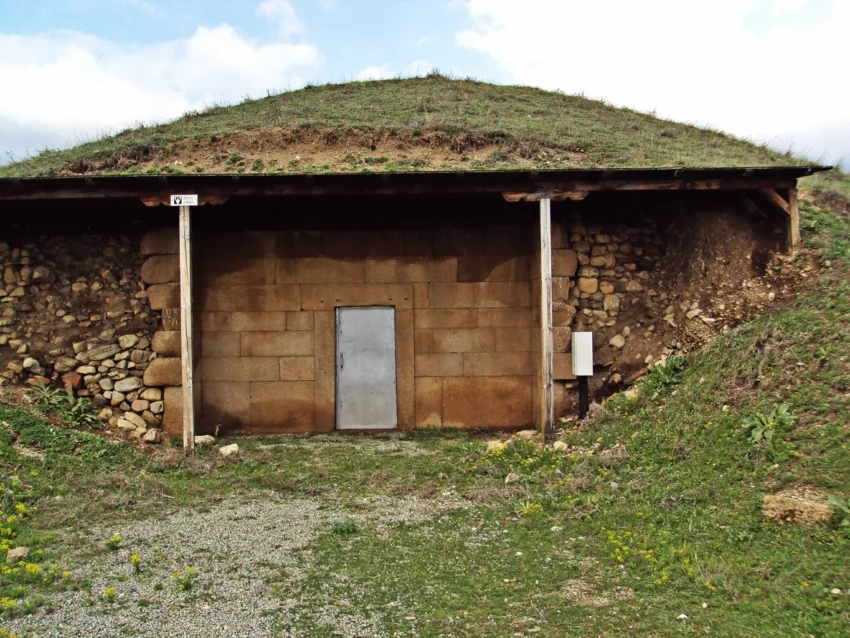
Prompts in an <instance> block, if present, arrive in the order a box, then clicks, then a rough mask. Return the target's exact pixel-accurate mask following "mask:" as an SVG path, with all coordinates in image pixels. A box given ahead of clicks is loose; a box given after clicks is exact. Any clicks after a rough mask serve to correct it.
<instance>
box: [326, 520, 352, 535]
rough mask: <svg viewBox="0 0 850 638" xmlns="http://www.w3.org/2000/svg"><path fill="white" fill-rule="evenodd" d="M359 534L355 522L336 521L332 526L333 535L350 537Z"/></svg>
mask: <svg viewBox="0 0 850 638" xmlns="http://www.w3.org/2000/svg"><path fill="white" fill-rule="evenodd" d="M356 533H357V525H356V524H355V523H354V522H353V521H336V522H335V523H334V524H333V525H332V526H331V534H336V535H337V536H350V535H352V534H356Z"/></svg>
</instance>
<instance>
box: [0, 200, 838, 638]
mask: <svg viewBox="0 0 850 638" xmlns="http://www.w3.org/2000/svg"><path fill="white" fill-rule="evenodd" d="M803 218H804V220H805V229H804V230H805V236H804V239H805V241H806V243H807V245H808V247H809V248H811V249H813V250H817V251H819V254H820V258H821V262H822V264H823V266H824V269H823V270H822V271H821V273H820V274H819V275H818V279H817V281H815V282H813V283H812V285H811V287H810V288H809V289H808V290H807V291H805V292H804V293H803V294H802V295H801V297H800V298H799V299H798V300H797V301H796V302H794V303H793V304H792V305H790V306H788V307H785V308H782V309H778V310H775V311H773V312H771V313H769V314H765V315H763V316H761V317H759V318H757V319H755V320H754V321H752V322H749V323H747V324H743V325H741V326H739V327H738V328H736V329H734V330H732V331H730V332H728V333H726V334H724V335H721V336H720V337H719V338H718V339H717V340H716V341H715V342H714V343H713V344H712V346H711V347H710V348H709V349H707V350H706V351H705V352H702V353H697V354H693V355H690V356H688V357H686V358H682V359H677V360H674V361H673V362H671V363H668V365H667V366H666V367H664V368H658V369H656V370H654V371H653V372H652V373H651V374H650V375H649V376H648V377H647V378H645V379H644V380H643V381H642V382H641V383H640V385H639V391H638V392H637V393H636V394H635V393H631V395H630V396H626V395H625V394H623V395H618V396H616V397H614V398H613V399H612V400H610V401H608V402H607V403H606V404H605V406H604V408H601V409H598V410H596V411H595V413H594V414H593V417H592V418H591V419H590V420H589V421H588V422H586V423H584V424H582V426H581V427H576V426H575V424H572V423H566V424H563V426H562V427H561V428H560V429H559V430H558V438H559V439H560V440H562V441H563V442H564V443H565V444H566V447H564V448H563V449H561V450H558V451H555V450H553V449H541V448H539V447H538V446H536V445H535V444H533V443H526V442H520V443H515V444H513V445H510V446H508V447H505V448H503V449H501V450H496V451H493V452H490V453H486V451H485V441H486V438H485V436H484V435H476V434H475V433H457V432H429V431H423V432H414V433H410V434H400V435H395V436H387V435H379V436H369V437H367V436H312V437H292V438H247V439H239V440H238V443H239V445H240V447H241V451H240V453H239V454H238V455H237V456H235V457H231V458H223V457H221V456H220V455H219V454H218V453H217V452H216V451H214V450H202V451H200V452H199V454H198V455H197V457H196V458H194V459H191V460H186V459H184V458H182V457H181V455H180V451H179V449H177V448H176V447H169V446H163V447H161V448H159V449H158V450H156V451H154V452H152V453H145V454H143V453H141V452H139V451H137V450H136V449H134V448H132V447H130V446H127V445H125V444H123V443H115V442H111V441H109V440H108V439H104V438H101V437H100V436H99V435H98V434H97V433H89V432H81V431H78V430H74V429H70V428H64V427H58V426H55V425H50V424H49V423H47V422H46V420H45V418H44V417H43V416H40V415H38V414H34V413H33V412H32V411H31V410H28V409H26V408H22V407H12V406H11V405H8V403H9V402H10V398H11V395H8V396H7V405H0V423H2V426H0V467H2V473H0V480H2V482H3V490H2V496H0V499H2V500H0V509H2V510H3V521H4V523H3V527H2V528H0V529H2V532H0V543H5V544H6V545H7V546H8V545H17V546H23V547H29V548H31V550H32V551H31V554H30V556H29V557H28V558H27V559H26V561H25V562H24V563H23V564H21V563H19V564H18V566H17V571H15V567H14V566H7V567H6V568H5V569H4V570H3V571H0V600H2V603H0V613H2V616H0V628H2V627H6V628H7V629H6V631H7V632H14V633H18V634H21V635H24V636H26V635H162V633H157V631H154V630H153V629H151V627H155V628H156V629H157V630H158V631H160V632H162V631H166V632H167V633H170V634H173V633H176V631H177V630H178V629H180V630H181V631H182V627H183V625H181V624H180V623H183V622H186V619H187V618H188V619H191V622H192V623H193V624H192V626H193V627H194V628H195V629H194V630H195V631H196V633H192V631H186V632H185V633H184V634H183V635H246V634H245V633H244V632H242V631H240V629H239V628H241V627H250V628H251V629H250V631H249V630H247V629H246V630H245V631H246V632H249V633H250V634H251V635H281V636H291V635H303V636H373V635H378V636H405V635H407V636H538V635H539V636H565V635H569V636H597V635H612V636H613V635H623V634H627V633H628V634H633V635H640V636H669V635H674V634H676V635H678V634H700V635H703V634H706V633H707V634H709V635H721V636H846V635H848V634H849V633H850V561H848V560H847V557H848V555H850V532H848V529H850V526H847V525H844V526H842V525H841V522H842V520H844V521H845V522H850V510H847V511H844V512H838V514H837V515H836V517H835V518H834V524H827V525H820V526H811V527H806V526H798V525H795V524H781V523H777V522H770V521H766V520H765V519H764V518H763V516H762V513H761V505H762V497H763V496H764V495H765V494H771V493H774V492H776V491H777V490H779V489H781V488H783V487H785V486H798V485H807V486H811V487H813V488H818V489H822V490H824V491H825V492H828V493H830V494H834V495H836V496H839V497H841V498H843V499H847V498H848V496H850V450H848V444H850V422H848V415H850V270H848V263H850V240H848V237H850V233H848V231H850V225H848V222H847V219H846V217H845V216H842V215H840V214H836V213H832V212H829V211H827V210H824V209H821V208H819V207H818V206H816V205H815V204H814V203H811V202H809V203H806V204H805V211H804V216H803ZM780 406H786V407H785V408H782V409H780ZM748 423H749V424H753V423H760V424H762V427H763V430H762V431H761V433H760V434H759V433H756V432H755V431H754V429H753V428H752V427H747V424H748ZM766 431H770V432H771V434H770V435H769V436H764V432H766ZM838 509H840V508H838ZM9 516H12V517H13V519H14V520H12V522H8V520H9V519H8V517H9ZM115 534H118V535H119V539H118V540H116V541H113V542H112V543H111V544H112V545H113V547H109V546H108V544H107V541H108V540H110V539H113V538H114V535H115ZM3 539H5V540H3ZM134 554H138V555H139V558H138V559H133V558H132V557H133V555H134ZM134 560H135V561H136V565H134V564H133V561H134ZM28 565H32V566H33V567H27V566H28ZM53 565H55V566H56V567H52V566H53ZM137 567H138V569H137ZM187 569H189V571H187ZM13 572H14V573H13ZM36 572H37V573H36ZM66 572H68V573H66ZM175 572H176V574H175ZM205 623H206V624H205ZM225 627H226V628H227V629H224V628H225ZM5 635H6V634H3V632H2V630H0V636H5Z"/></svg>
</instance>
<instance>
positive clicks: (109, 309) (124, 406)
mask: <svg viewBox="0 0 850 638" xmlns="http://www.w3.org/2000/svg"><path fill="white" fill-rule="evenodd" d="M141 262H142V260H141V255H139V252H138V239H136V238H130V237H126V236H121V237H105V236H97V235H88V236H86V235H78V236H73V237H63V236H52V237H32V238H26V239H24V240H22V241H21V242H20V245H11V244H10V243H9V242H5V241H4V242H0V272H2V275H3V280H2V282H0V367H2V369H3V371H2V372H0V384H10V383H21V382H25V383H28V384H31V385H32V384H37V383H44V384H51V383H52V384H56V385H62V386H64V387H65V389H66V390H67V391H68V392H69V393H72V394H73V395H75V396H78V397H86V398H87V399H89V400H90V401H91V402H92V403H93V404H94V405H95V406H97V407H100V408H101V412H100V417H101V418H102V419H103V420H104V421H105V422H107V424H108V425H109V426H111V427H115V428H120V429H122V430H126V431H127V432H129V433H131V434H133V435H134V436H137V437H139V438H142V439H144V440H145V441H148V442H158V441H159V440H160V439H161V436H160V432H159V426H160V424H161V421H162V414H163V411H164V404H163V400H162V399H163V396H162V391H161V390H160V389H159V388H153V387H149V385H147V384H145V382H144V379H143V375H144V374H145V371H146V370H147V368H148V366H149V365H150V364H151V361H152V360H153V359H155V357H156V355H155V354H154V353H153V352H152V349H151V340H150V334H151V333H152V332H153V327H154V324H155V318H154V316H153V315H152V314H151V311H150V307H149V305H148V303H147V298H146V297H147V295H146V293H145V291H144V287H143V285H142V283H141V280H140V269H141V265H142V263H141Z"/></svg>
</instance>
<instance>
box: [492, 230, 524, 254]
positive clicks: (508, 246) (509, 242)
mask: <svg viewBox="0 0 850 638" xmlns="http://www.w3.org/2000/svg"><path fill="white" fill-rule="evenodd" d="M533 234H535V235H536V233H532V231H531V228H530V227H529V226H488V227H487V228H486V229H485V230H484V250H485V252H486V253H487V254H488V255H525V254H528V253H530V252H531V246H532V243H533V242H534V239H533V238H532V235H533Z"/></svg>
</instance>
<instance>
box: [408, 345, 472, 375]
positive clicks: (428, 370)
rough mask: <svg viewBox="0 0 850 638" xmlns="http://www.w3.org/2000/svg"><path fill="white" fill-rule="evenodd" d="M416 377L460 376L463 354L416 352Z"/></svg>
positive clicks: (461, 373)
mask: <svg viewBox="0 0 850 638" xmlns="http://www.w3.org/2000/svg"><path fill="white" fill-rule="evenodd" d="M415 361H416V363H415V366H416V367H415V375H416V376H417V377H462V376H463V355H461V354H457V353H443V354H418V351H417V355H416V358H415Z"/></svg>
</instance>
